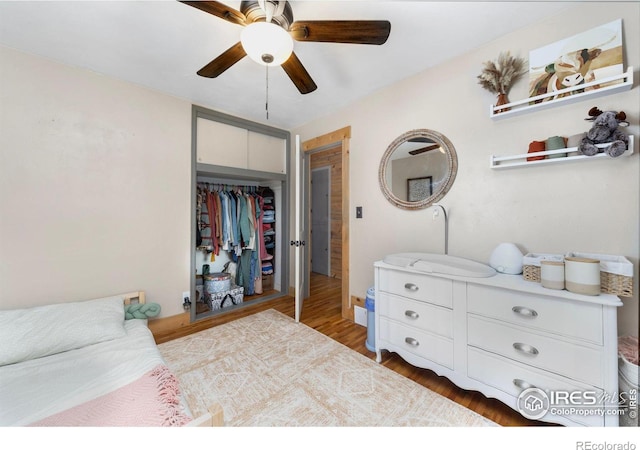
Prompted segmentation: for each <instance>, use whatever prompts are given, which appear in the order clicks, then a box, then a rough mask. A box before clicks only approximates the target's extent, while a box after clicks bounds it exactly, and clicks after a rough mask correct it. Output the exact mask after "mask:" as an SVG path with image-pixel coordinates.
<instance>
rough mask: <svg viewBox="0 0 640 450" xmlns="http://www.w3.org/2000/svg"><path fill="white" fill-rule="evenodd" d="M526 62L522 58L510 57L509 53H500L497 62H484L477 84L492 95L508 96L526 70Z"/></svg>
mask: <svg viewBox="0 0 640 450" xmlns="http://www.w3.org/2000/svg"><path fill="white" fill-rule="evenodd" d="M526 64H527V61H526V60H525V59H523V58H518V57H515V56H511V53H510V52H501V53H500V55H499V56H498V60H497V61H486V62H485V63H484V68H483V69H482V72H481V73H480V75H478V80H479V81H478V83H479V84H480V86H482V87H483V88H485V89H486V90H488V91H489V92H492V93H494V94H508V93H509V90H510V89H511V86H513V85H514V83H515V82H516V81H518V79H520V77H522V75H524V74H525V73H526V72H527V70H526V67H525V66H526Z"/></svg>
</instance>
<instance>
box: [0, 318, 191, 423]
mask: <svg viewBox="0 0 640 450" xmlns="http://www.w3.org/2000/svg"><path fill="white" fill-rule="evenodd" d="M124 326H125V329H126V331H127V336H126V337H124V338H121V339H114V340H111V341H108V342H101V343H98V344H94V345H90V346H87V347H83V348H79V349H75V350H70V351H66V352H63V353H58V354H55V355H50V356H45V357H42V358H37V359H33V360H29V361H25V362H22V363H18V364H11V365H6V366H1V367H0V426H26V425H30V424H36V423H38V422H39V421H42V420H44V419H46V418H48V417H51V416H54V415H56V414H59V413H62V412H64V411H67V410H70V409H72V408H74V407H77V406H78V405H82V404H88V402H91V401H94V400H95V399H98V398H101V397H103V396H106V395H108V394H109V393H112V392H114V391H117V390H119V389H126V387H127V386H129V385H132V383H135V382H137V381H138V380H140V379H142V378H143V377H144V376H145V374H148V373H151V372H152V371H153V370H154V369H156V368H158V366H159V365H164V364H165V361H164V359H163V358H162V356H161V355H160V352H159V351H158V349H157V347H156V345H155V341H154V339H153V335H152V334H151V332H150V331H149V328H148V327H147V325H146V321H145V320H138V319H133V320H127V321H125V325H124ZM181 406H182V408H183V412H184V414H186V415H188V416H191V411H190V410H189V408H188V407H187V406H186V402H184V401H182V405H181ZM142 416H144V414H143V415H141V416H139V417H138V418H137V420H139V419H140V418H141V417H142ZM105 423H106V422H105ZM127 425H128V426H135V425H137V423H136V422H135V421H134V422H128V423H127Z"/></svg>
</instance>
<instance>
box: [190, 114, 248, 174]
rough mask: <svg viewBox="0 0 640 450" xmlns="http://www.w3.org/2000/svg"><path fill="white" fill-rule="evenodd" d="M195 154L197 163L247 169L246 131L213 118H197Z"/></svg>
mask: <svg viewBox="0 0 640 450" xmlns="http://www.w3.org/2000/svg"><path fill="white" fill-rule="evenodd" d="M197 128H198V135H197V141H196V154H197V160H198V162H199V163H204V164H214V165H216V166H224V167H237V168H240V169H247V168H248V164H247V142H248V138H247V133H248V131H247V130H246V129H244V128H238V127H234V126H231V125H227V124H224V123H220V122H216V121H214V120H206V119H198V124H197Z"/></svg>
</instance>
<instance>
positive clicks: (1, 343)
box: [0, 297, 126, 366]
mask: <svg viewBox="0 0 640 450" xmlns="http://www.w3.org/2000/svg"><path fill="white" fill-rule="evenodd" d="M125 335H126V331H125V329H124V305H123V298H122V297H105V298H99V299H95V300H87V301H83V302H70V303H59V304H55V305H46V306H37V307H34V308H26V309H14V310H9V311H0V366H4V365H7V364H13V363H17V362H21V361H26V360H29V359H35V358H41V357H43V356H48V355H53V354H55V353H60V352H65V351H67V350H73V349H74V348H80V347H85V346H87V345H91V344H96V343H98V342H103V341H107V340H111V339H116V338H120V337H123V336H125Z"/></svg>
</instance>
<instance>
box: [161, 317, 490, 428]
mask: <svg viewBox="0 0 640 450" xmlns="http://www.w3.org/2000/svg"><path fill="white" fill-rule="evenodd" d="M158 347H159V349H160V352H161V353H162V356H163V357H164V358H165V360H166V362H167V364H168V366H169V367H170V369H171V370H172V371H173V373H174V374H175V375H176V376H177V377H178V380H179V381H180V386H181V388H182V391H183V394H184V396H185V397H186V399H187V402H188V403H189V406H190V408H191V410H192V413H193V414H194V416H195V417H197V416H200V415H201V414H203V413H205V412H206V411H207V407H208V406H209V405H211V404H212V403H216V402H217V403H219V404H220V405H221V406H222V408H223V410H224V418H225V425H226V426H238V427H243V426H288V427H296V426H299V427H301V426H306V427H319V426H330V427H338V426H341V427H368V426H418V427H421V426H437V427H451V426H454V427H469V426H496V424H495V423H494V422H492V421H490V420H488V419H486V418H484V417H483V416H481V415H479V414H476V413H475V412H473V411H471V410H469V409H467V408H464V407H463V406H461V405H458V404H457V403H455V402H453V401H451V400H449V399H448V398H446V397H443V396H441V395H439V394H436V393H435V392H432V391H430V390H429V389H427V388H425V387H423V386H421V385H419V384H417V383H416V382H414V381H412V380H410V379H408V378H405V377H403V376H402V375H400V374H398V373H396V372H394V371H393V370H391V369H387V368H386V367H384V366H382V365H380V364H377V363H376V362H375V361H373V360H371V359H369V358H367V357H365V356H364V355H361V354H359V353H358V352H355V351H353V350H351V349H349V348H348V347H346V346H344V345H342V344H340V343H339V342H337V341H334V340H333V339H331V338H329V337H327V336H325V335H324V334H322V333H320V332H318V331H315V330H314V329H312V328H310V327H308V326H306V325H304V324H302V323H296V322H295V321H294V320H293V319H291V318H290V317H288V316H286V315H284V314H282V313H280V312H278V311H275V310H272V309H271V310H267V311H263V312H260V313H257V314H254V315H251V316H248V317H244V318H241V319H238V320H235V321H233V322H229V323H226V324H224V325H219V326H216V327H213V328H210V329H208V330H204V331H200V332H198V333H195V334H192V335H189V336H185V337H183V338H179V339H176V340H173V341H170V342H167V343H164V344H160V345H159V346H158Z"/></svg>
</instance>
